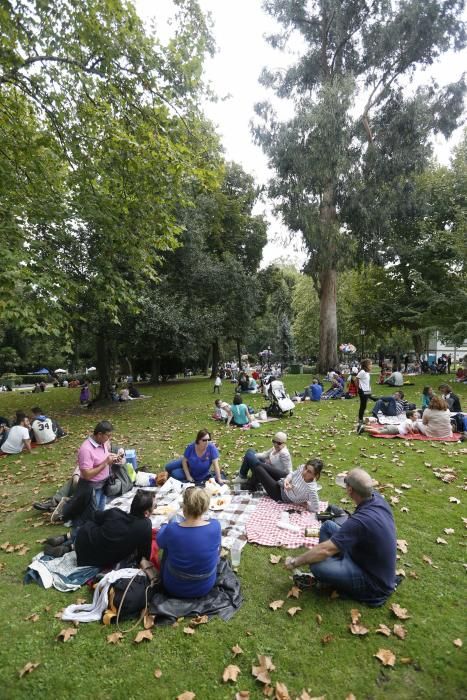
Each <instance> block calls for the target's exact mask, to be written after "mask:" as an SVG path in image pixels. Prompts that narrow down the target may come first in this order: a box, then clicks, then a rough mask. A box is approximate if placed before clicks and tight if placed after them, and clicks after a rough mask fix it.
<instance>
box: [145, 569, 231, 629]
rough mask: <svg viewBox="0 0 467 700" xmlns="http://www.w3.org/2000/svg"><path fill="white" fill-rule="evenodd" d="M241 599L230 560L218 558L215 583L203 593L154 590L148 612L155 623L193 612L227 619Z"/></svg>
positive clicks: (168, 622)
mask: <svg viewBox="0 0 467 700" xmlns="http://www.w3.org/2000/svg"><path fill="white" fill-rule="evenodd" d="M242 603H243V596H242V592H241V589H240V581H239V580H238V578H237V576H236V575H235V573H234V572H233V571H232V568H231V566H230V563H229V562H228V561H227V560H225V559H220V560H219V563H218V565H217V579H216V583H215V585H214V587H213V588H211V590H210V591H209V593H208V594H207V595H205V596H202V597H201V598H190V599H187V598H170V597H169V596H168V595H167V594H166V593H164V592H162V591H161V590H159V591H158V590H156V592H155V593H154V594H153V595H152V597H151V602H150V603H149V612H150V613H151V615H155V616H156V619H155V622H156V625H169V624H173V623H174V622H175V621H176V620H177V619H178V618H180V617H195V616H197V615H207V616H208V617H213V616H214V615H218V616H219V617H220V618H221V620H230V618H231V617H233V615H235V613H236V612H237V610H238V609H239V607H240V606H241V605H242Z"/></svg>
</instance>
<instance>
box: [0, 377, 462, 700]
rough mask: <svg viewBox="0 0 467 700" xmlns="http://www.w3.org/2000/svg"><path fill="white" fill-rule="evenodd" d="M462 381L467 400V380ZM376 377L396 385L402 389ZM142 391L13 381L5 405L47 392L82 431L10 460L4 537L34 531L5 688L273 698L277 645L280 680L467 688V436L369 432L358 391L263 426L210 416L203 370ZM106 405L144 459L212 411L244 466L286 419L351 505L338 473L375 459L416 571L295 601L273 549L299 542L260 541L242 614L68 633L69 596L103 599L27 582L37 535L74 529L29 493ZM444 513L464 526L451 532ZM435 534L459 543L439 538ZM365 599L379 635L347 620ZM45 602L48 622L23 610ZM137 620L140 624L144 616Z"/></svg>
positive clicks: (58, 466) (412, 391)
mask: <svg viewBox="0 0 467 700" xmlns="http://www.w3.org/2000/svg"><path fill="white" fill-rule="evenodd" d="M307 379H309V377H307V376H293V377H288V378H287V379H286V386H287V387H288V390H289V391H290V392H292V393H293V391H294V390H295V389H301V388H303V386H304V385H305V383H307ZM375 379H376V377H374V378H373V381H375ZM430 379H431V380H432V381H431V383H432V385H433V386H434V388H435V389H436V388H437V386H438V384H439V383H440V382H441V379H440V378H437V377H431V378H430V377H428V378H420V379H416V386H413V387H407V390H406V395H407V398H408V399H409V400H412V401H417V403H418V404H420V394H421V388H422V386H423V385H424V384H425V383H430V381H429V380H430ZM454 386H455V391H456V393H458V394H459V395H460V397H461V402H462V403H463V405H464V406H466V405H467V387H466V386H465V385H462V386H459V385H454ZM375 391H376V392H378V393H380V394H388V393H390V390H389V388H381V389H380V388H376V389H375ZM145 392H146V393H148V394H150V395H151V397H152V398H151V399H150V400H148V401H134V402H132V403H130V404H128V405H125V404H117V405H114V406H112V407H110V408H109V409H108V411H105V412H102V411H99V412H98V413H97V412H92V411H89V410H86V409H81V408H78V406H77V404H78V392H77V391H76V390H67V389H53V390H50V391H48V392H47V393H45V394H43V395H41V396H40V397H36V396H33V395H18V394H11V393H9V394H0V415H6V416H10V415H11V414H12V413H13V412H14V411H15V410H16V409H26V410H29V409H30V408H31V407H32V406H33V405H35V404H37V401H38V400H39V402H40V405H41V407H42V408H43V409H44V410H45V411H46V412H48V413H50V414H51V415H53V416H54V417H56V418H57V419H58V420H59V422H61V423H62V425H63V426H64V427H65V428H66V429H68V430H69V432H70V435H69V436H68V437H67V438H65V439H64V440H62V441H60V443H58V444H54V445H51V446H49V447H44V448H38V449H36V450H34V451H33V453H32V454H30V455H24V456H18V457H8V458H3V459H0V481H1V486H0V509H1V515H2V517H1V525H0V544H3V543H5V542H9V543H10V544H13V545H20V544H23V543H24V544H25V545H26V547H28V548H29V549H28V551H27V552H26V553H24V554H21V553H20V551H16V552H14V553H6V552H5V551H4V550H2V549H0V621H1V623H0V627H1V641H0V667H1V669H2V673H1V685H0V697H2V698H26V697H27V698H30V697H33V698H35V699H38V698H51V697H52V698H58V699H61V698H78V699H79V698H90V697H92V698H95V699H96V700H100V699H104V698H141V697H143V696H144V697H146V696H152V697H154V698H158V699H161V700H163V699H165V698H167V699H168V700H174V699H175V698H176V697H177V696H178V695H180V694H181V693H183V691H188V690H190V691H192V692H193V693H196V698H197V700H211V699H213V700H214V699H215V700H217V699H221V700H222V699H224V698H226V699H229V700H231V699H233V698H234V697H235V695H236V693H237V692H238V691H240V690H245V691H249V692H250V698H262V697H264V696H263V688H262V686H261V685H260V683H258V682H257V681H255V679H254V678H253V677H252V675H251V667H252V665H256V662H257V654H267V655H269V656H271V657H272V659H273V663H274V665H275V666H276V670H275V671H273V672H272V673H271V679H272V682H273V683H274V684H275V683H276V682H277V681H279V682H281V683H284V684H285V685H286V686H287V688H288V690H289V693H290V697H291V698H293V699H294V700H295V698H296V697H297V696H300V694H301V692H302V690H303V689H307V690H308V693H309V695H310V696H311V697H314V696H324V695H325V696H326V698H327V700H334V699H336V700H337V699H341V700H344V698H346V697H347V696H348V695H349V694H350V693H353V695H354V696H355V697H356V698H357V700H361V699H363V698H430V699H431V700H433V699H435V698H448V699H450V698H462V697H467V690H466V685H467V684H466V668H467V664H466V658H465V649H466V648H467V635H466V616H465V590H466V589H465V577H466V569H465V562H466V560H467V557H466V555H465V545H466V537H465V534H466V530H465V524H464V522H463V520H462V516H466V515H467V513H466V510H465V502H466V501H467V494H466V492H465V490H464V489H465V465H466V463H467V459H466V455H465V446H466V443H447V444H444V443H439V442H438V443H430V442H418V441H415V442H413V443H406V442H404V441H403V440H398V439H396V440H376V439H374V438H370V437H369V436H362V437H358V436H357V435H356V434H355V419H356V415H357V410H358V400H351V401H332V402H321V403H320V404H312V403H309V402H306V403H304V404H301V405H299V406H298V407H297V409H296V411H295V413H294V415H293V416H292V417H291V418H285V419H283V420H281V421H280V422H277V423H272V424H271V425H270V426H262V428H261V429H259V430H251V431H238V430H234V429H231V430H229V429H227V428H225V427H223V426H219V425H217V424H215V423H214V421H212V420H211V419H210V415H211V413H212V407H213V401H214V396H213V394H212V382H210V381H208V380H204V379H197V378H194V379H191V380H187V381H183V382H178V383H170V384H168V385H166V386H162V387H157V388H147V389H146V390H145ZM232 393H233V392H232V389H231V386H230V385H229V384H226V383H224V385H223V387H222V389H221V397H222V398H226V399H230V398H231V397H232ZM248 402H249V403H251V404H253V405H254V406H256V407H258V408H259V407H262V406H263V399H262V397H260V396H253V397H249V401H248ZM371 406H372V404H371V402H370V407H371ZM104 418H109V419H110V420H111V421H112V422H113V424H114V426H115V433H114V435H115V439H116V440H117V441H118V442H119V443H122V444H125V445H126V446H131V447H136V449H137V454H138V460H139V463H140V464H144V465H149V466H150V467H152V468H153V469H154V471H158V470H159V469H160V468H161V467H162V465H163V464H164V463H165V462H166V461H167V460H168V459H170V458H172V457H173V456H174V455H176V454H178V453H180V452H181V451H182V450H183V449H184V447H185V445H186V444H187V443H188V442H189V441H192V440H193V439H194V436H195V433H196V431H197V430H198V429H200V428H202V427H205V426H207V427H209V428H210V429H211V430H212V435H213V438H214V439H215V441H216V443H217V444H218V446H219V448H220V450H221V464H222V466H223V468H224V469H225V471H226V472H227V473H229V474H231V475H232V474H234V473H235V472H236V470H237V469H238V467H239V464H240V461H241V457H242V455H243V453H244V451H245V450H246V449H247V448H248V447H253V448H255V449H260V448H261V449H263V448H265V447H266V446H268V445H269V444H270V440H271V436H272V434H273V432H275V430H277V429H279V428H280V429H282V430H285V431H286V432H287V433H288V436H289V448H290V451H291V453H292V456H293V463H294V466H298V464H300V463H301V462H302V461H304V460H305V459H307V458H309V457H312V456H319V457H322V458H323V459H324V461H325V464H326V470H325V473H324V474H323V477H322V480H321V483H322V485H323V489H322V491H321V498H322V499H323V500H328V501H330V502H333V503H338V504H339V503H340V501H341V499H342V498H343V497H344V495H345V494H344V491H343V490H342V489H339V488H338V487H337V486H335V485H334V477H335V475H336V474H337V473H338V472H340V471H342V470H344V469H347V468H352V467H354V466H361V467H363V468H365V469H367V470H368V471H369V472H370V473H371V474H372V475H373V476H374V478H375V479H377V480H378V482H379V483H380V484H381V485H382V486H383V487H384V488H383V493H384V494H385V496H386V498H388V499H390V498H391V497H392V500H393V501H394V502H393V509H394V516H395V520H396V525H397V531H398V538H400V539H403V540H406V541H407V548H408V551H407V553H405V554H403V553H402V552H400V560H399V563H398V565H399V567H400V568H401V569H404V571H405V573H406V578H405V581H404V582H403V584H402V585H401V587H400V588H399V589H398V591H397V592H396V593H395V594H394V596H393V597H392V599H391V600H390V601H389V602H388V603H387V604H386V605H385V606H384V607H382V608H379V609H370V608H366V607H365V606H364V605H358V604H355V603H352V602H351V601H343V600H339V599H337V600H331V599H329V598H328V597H321V596H318V595H317V594H316V593H304V594H302V595H301V596H300V598H299V600H298V601H297V600H295V599H294V598H291V599H287V597H286V596H287V592H288V591H289V589H290V587H291V580H290V574H289V572H287V571H286V570H285V569H284V568H283V567H282V564H281V563H280V564H278V565H272V564H271V563H270V562H269V557H270V554H272V553H274V554H282V555H283V556H285V555H286V554H287V552H286V551H285V550H280V549H269V548H264V547H259V546H254V545H247V546H246V548H245V549H244V550H243V553H242V561H241V565H240V569H239V576H240V579H241V582H242V588H243V594H244V598H245V602H244V605H243V606H242V608H241V609H240V611H239V612H238V613H237V614H236V615H235V617H234V618H233V619H232V620H231V621H230V622H228V623H225V622H222V621H221V620H218V619H214V620H212V621H211V622H209V624H207V625H201V626H199V627H198V628H197V629H196V633H195V634H194V635H192V636H187V635H186V634H184V633H183V627H184V626H185V625H184V624H183V623H181V624H180V625H179V626H177V627H167V628H166V627H164V628H155V629H154V630H153V631H154V639H153V640H152V641H151V642H148V643H142V644H139V645H136V644H134V643H133V641H132V640H133V639H134V637H135V634H136V631H135V632H133V633H130V634H129V635H128V636H126V637H125V638H124V639H123V641H122V642H121V643H120V644H119V645H109V644H107V641H106V637H107V635H108V634H110V633H111V632H113V631H115V628H111V629H109V628H107V627H103V626H102V625H100V624H97V623H90V624H88V625H86V624H81V625H80V626H79V629H78V632H77V634H76V636H75V638H74V639H72V640H71V641H69V642H67V643H62V642H58V641H56V637H57V634H58V633H59V632H60V630H61V629H63V628H64V627H67V626H68V624H67V623H64V622H62V621H61V620H59V619H57V618H56V617H55V614H56V613H57V611H59V610H60V609H61V608H63V607H64V606H65V605H68V604H70V603H72V602H75V600H76V599H77V598H78V597H80V598H83V597H85V598H86V599H88V600H91V595H90V593H89V592H88V591H87V590H85V589H82V590H81V591H79V593H78V594H76V593H74V594H73V593H71V594H60V593H58V592H57V591H55V590H48V591H45V590H44V589H42V588H40V587H38V586H36V585H29V586H23V584H22V579H23V575H24V572H25V569H26V566H27V564H28V563H29V561H30V558H31V557H32V556H33V555H35V554H36V553H37V552H39V551H40V550H41V544H40V540H42V539H44V538H46V537H48V536H50V535H51V534H59V533H60V532H61V529H60V528H59V527H54V526H51V525H49V524H48V523H47V519H46V518H45V517H43V516H42V515H41V514H40V513H38V512H36V511H34V510H33V509H32V508H31V503H32V502H33V501H34V500H37V499H39V497H45V496H48V495H50V494H52V493H53V492H54V490H55V488H56V487H57V486H59V485H60V484H61V483H62V482H63V481H64V480H65V479H66V478H67V477H68V476H69V475H70V473H71V471H72V469H73V467H74V465H75V456H76V451H77V448H78V447H79V445H80V443H81V441H82V440H83V439H84V437H85V436H86V435H87V433H88V432H89V431H90V430H91V429H92V428H93V427H94V425H95V424H96V422H97V421H98V420H101V419H104ZM463 450H464V451H463ZM445 467H452V468H454V469H455V471H456V473H457V475H458V478H457V480H456V481H454V482H453V483H450V484H447V483H443V482H442V481H440V480H439V479H437V478H436V477H435V475H434V474H433V469H435V468H445ZM402 484H406V485H409V486H410V488H404V487H401V485H402ZM450 497H456V498H457V499H459V500H460V504H457V503H452V502H450V500H449V499H450ZM396 499H397V500H396ZM347 507H348V506H347ZM402 509H403V510H402ZM445 528H451V529H452V530H454V532H453V533H452V534H446V533H445V532H444V529H445ZM438 537H441V538H443V539H444V540H445V541H446V542H447V544H437V543H436V540H437V538H438ZM424 556H425V557H428V558H430V559H431V561H432V565H430V564H429V563H427V562H425V561H424V560H423V557H424ZM277 599H283V600H285V604H284V606H283V608H282V609H280V610H276V611H273V610H271V609H270V608H269V603H270V602H271V601H273V600H277ZM392 603H398V604H400V605H401V606H402V607H403V608H407V610H408V614H409V615H410V618H409V619H407V620H406V621H399V620H397V619H396V618H395V617H394V615H393V613H392V612H391V610H390V605H391V604H392ZM293 606H299V607H300V608H301V610H300V611H299V612H298V613H297V614H296V615H295V616H293V617H291V616H290V615H288V614H287V609H289V608H290V607H293ZM352 608H358V609H359V610H360V612H361V623H362V624H363V625H364V626H365V627H367V628H368V629H369V630H370V631H369V633H368V634H367V635H365V636H353V635H352V634H351V633H350V631H349V629H348V625H349V623H350V621H351V619H350V618H351V615H350V611H351V609H352ZM34 613H36V614H37V616H38V620H37V621H35V622H34V621H32V620H28V619H26V618H28V616H31V615H33V614H34ZM398 622H402V624H403V625H404V626H405V628H406V630H407V636H406V638H405V639H404V640H401V639H399V638H397V637H396V636H394V635H393V634H392V635H391V636H390V637H386V636H383V635H381V634H376V633H375V630H376V629H377V628H378V627H379V625H380V624H384V625H387V626H388V627H390V628H391V629H392V628H393V626H394V624H397V623H398ZM124 624H125V625H126V626H127V627H128V628H129V627H130V626H131V624H132V623H124ZM456 639H461V640H463V642H464V647H463V648H458V647H457V646H455V645H454V644H453V642H454V640H456ZM323 640H324V641H323ZM326 640H329V641H326ZM234 645H239V646H240V647H241V648H242V650H243V653H242V654H240V655H238V656H237V657H236V658H234V655H233V653H232V651H231V649H232V647H233V646H234ZM380 648H383V649H389V650H391V651H392V652H393V653H394V654H395V655H396V662H395V666H394V668H391V667H383V666H382V665H381V663H380V662H379V661H378V660H377V659H376V658H374V654H375V653H377V652H378V650H379V649H380ZM28 662H33V663H39V664H40V665H39V666H38V667H37V669H36V670H34V671H33V672H32V673H31V674H28V675H25V676H24V677H23V678H19V674H18V672H19V670H20V669H22V668H23V667H24V666H25V664H26V663H28ZM228 664H236V665H238V667H239V668H240V670H241V674H240V675H239V677H238V681H237V682H236V683H232V682H229V683H227V684H226V683H223V681H222V673H223V669H224V668H225V667H226V666H227V665H228ZM155 669H160V670H161V671H162V676H161V677H160V678H155V677H154V670H155ZM304 697H307V696H304Z"/></svg>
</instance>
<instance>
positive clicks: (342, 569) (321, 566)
mask: <svg viewBox="0 0 467 700" xmlns="http://www.w3.org/2000/svg"><path fill="white" fill-rule="evenodd" d="M339 529H340V525H338V524H337V523H335V522H333V521H332V520H327V521H326V522H324V523H323V524H322V525H321V529H320V532H319V541H320V542H325V541H326V540H329V539H330V538H331V537H332V536H333V534H334V533H336V532H337V531H338V530H339ZM310 571H311V573H312V574H313V576H315V578H316V579H318V580H319V581H320V582H322V583H323V584H325V585H328V586H332V587H333V588H335V589H336V590H337V591H339V592H342V593H345V594H347V595H348V596H349V597H350V598H353V599H354V600H358V601H360V602H362V603H366V604H367V605H370V606H371V607H378V606H380V605H383V603H384V602H385V601H386V600H387V598H388V596H387V595H382V594H381V591H378V590H377V589H376V588H375V587H374V585H373V583H372V581H371V580H370V578H369V577H368V575H367V574H366V573H365V572H364V571H363V569H361V568H360V567H359V566H358V564H356V563H355V562H354V561H353V559H352V557H351V556H350V555H349V554H346V553H344V554H338V555H335V556H333V557H328V559H325V560H324V561H320V562H317V563H316V564H310Z"/></svg>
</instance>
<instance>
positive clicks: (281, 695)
mask: <svg viewBox="0 0 467 700" xmlns="http://www.w3.org/2000/svg"><path fill="white" fill-rule="evenodd" d="M275 691H276V700H291V698H290V695H289V691H288V690H287V686H286V685H284V684H283V683H279V681H278V682H277V683H276V687H275Z"/></svg>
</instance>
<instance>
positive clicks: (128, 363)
mask: <svg viewBox="0 0 467 700" xmlns="http://www.w3.org/2000/svg"><path fill="white" fill-rule="evenodd" d="M125 362H126V363H127V365H128V374H129V375H130V377H132V376H133V367H132V364H131V360H130V358H129V357H126V356H125Z"/></svg>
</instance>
